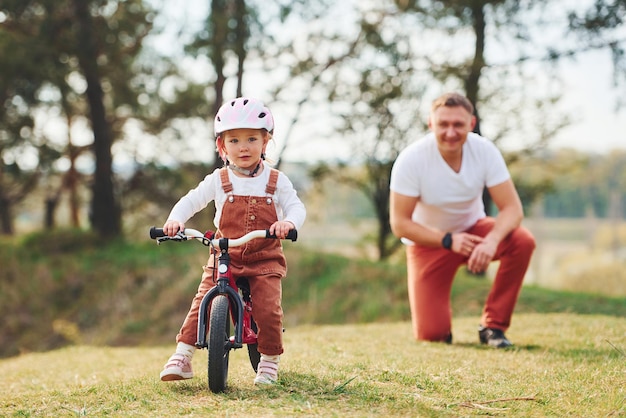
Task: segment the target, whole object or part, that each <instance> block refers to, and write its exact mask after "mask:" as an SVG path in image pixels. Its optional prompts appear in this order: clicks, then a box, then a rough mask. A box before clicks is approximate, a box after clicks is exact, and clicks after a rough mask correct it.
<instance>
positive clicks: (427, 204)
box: [390, 132, 510, 243]
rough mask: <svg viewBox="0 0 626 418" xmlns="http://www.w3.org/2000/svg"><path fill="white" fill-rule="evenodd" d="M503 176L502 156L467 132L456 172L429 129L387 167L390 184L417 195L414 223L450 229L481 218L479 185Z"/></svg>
mask: <svg viewBox="0 0 626 418" xmlns="http://www.w3.org/2000/svg"><path fill="white" fill-rule="evenodd" d="M509 178H510V174H509V171H508V169H507V167H506V163H505V162H504V158H503V157H502V154H501V153H500V151H499V150H498V149H497V148H496V146H495V145H494V144H493V143H492V142H491V141H489V140H487V139H486V138H483V137H482V136H480V135H477V134H475V133H471V132H470V133H469V134H468V135H467V141H466V142H465V144H464V145H463V161H462V163H461V170H460V171H459V172H458V173H456V172H455V171H454V170H452V168H451V167H450V166H449V165H448V164H447V163H446V162H445V160H444V159H443V157H442V156H441V153H440V152H439V149H438V148H437V140H436V138H435V135H434V134H433V133H432V132H431V133H430V134H428V135H426V136H425V137H424V138H422V139H421V140H419V141H417V142H414V143H413V144H411V145H409V146H408V147H407V148H406V149H404V150H403V151H402V152H401V153H400V155H399V156H398V158H397V160H396V162H395V163H394V165H393V168H392V170H391V182H390V188H391V190H392V191H393V192H396V193H399V194H402V195H405V196H411V197H419V198H420V200H419V202H418V204H417V205H416V206H415V210H414V211H413V215H412V219H413V221H414V222H417V223H419V224H422V225H427V226H430V227H434V228H437V229H439V230H441V231H447V232H453V233H454V232H461V231H465V230H467V229H469V228H470V227H471V226H472V225H474V224H475V223H476V222H477V221H478V220H479V219H481V218H484V217H485V216H486V215H485V207H484V205H483V200H482V193H483V188H484V187H492V186H496V185H498V184H501V183H503V182H505V181H506V180H508V179H509ZM403 241H405V243H410V241H408V240H403Z"/></svg>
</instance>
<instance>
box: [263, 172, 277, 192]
mask: <svg viewBox="0 0 626 418" xmlns="http://www.w3.org/2000/svg"><path fill="white" fill-rule="evenodd" d="M278 173H279V171H278V170H276V169H275V168H270V179H269V180H268V182H267V186H265V193H267V194H268V195H270V196H273V195H274V193H276V183H278Z"/></svg>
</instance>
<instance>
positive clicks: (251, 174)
mask: <svg viewBox="0 0 626 418" xmlns="http://www.w3.org/2000/svg"><path fill="white" fill-rule="evenodd" d="M264 159H265V158H264V156H261V159H260V160H259V163H258V164H257V165H256V167H254V169H253V170H246V169H245V168H241V167H237V166H236V165H235V164H231V163H230V161H228V160H226V167H228V168H230V169H231V170H233V171H236V172H238V173H241V174H243V175H245V176H248V177H254V176H256V174H257V173H258V172H259V169H260V168H261V164H262V163H263V160H264Z"/></svg>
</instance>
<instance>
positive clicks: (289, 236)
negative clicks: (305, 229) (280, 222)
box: [285, 229, 298, 242]
mask: <svg viewBox="0 0 626 418" xmlns="http://www.w3.org/2000/svg"><path fill="white" fill-rule="evenodd" d="M285 239H289V240H291V241H293V242H295V241H296V240H297V239H298V230H297V229H291V230H290V231H289V232H287V236H286V237H285Z"/></svg>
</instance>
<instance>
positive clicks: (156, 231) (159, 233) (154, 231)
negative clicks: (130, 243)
mask: <svg viewBox="0 0 626 418" xmlns="http://www.w3.org/2000/svg"><path fill="white" fill-rule="evenodd" d="M165 236H166V235H165V232H163V228H157V227H155V226H153V227H152V228H150V238H151V239H156V238H161V237H165Z"/></svg>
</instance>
